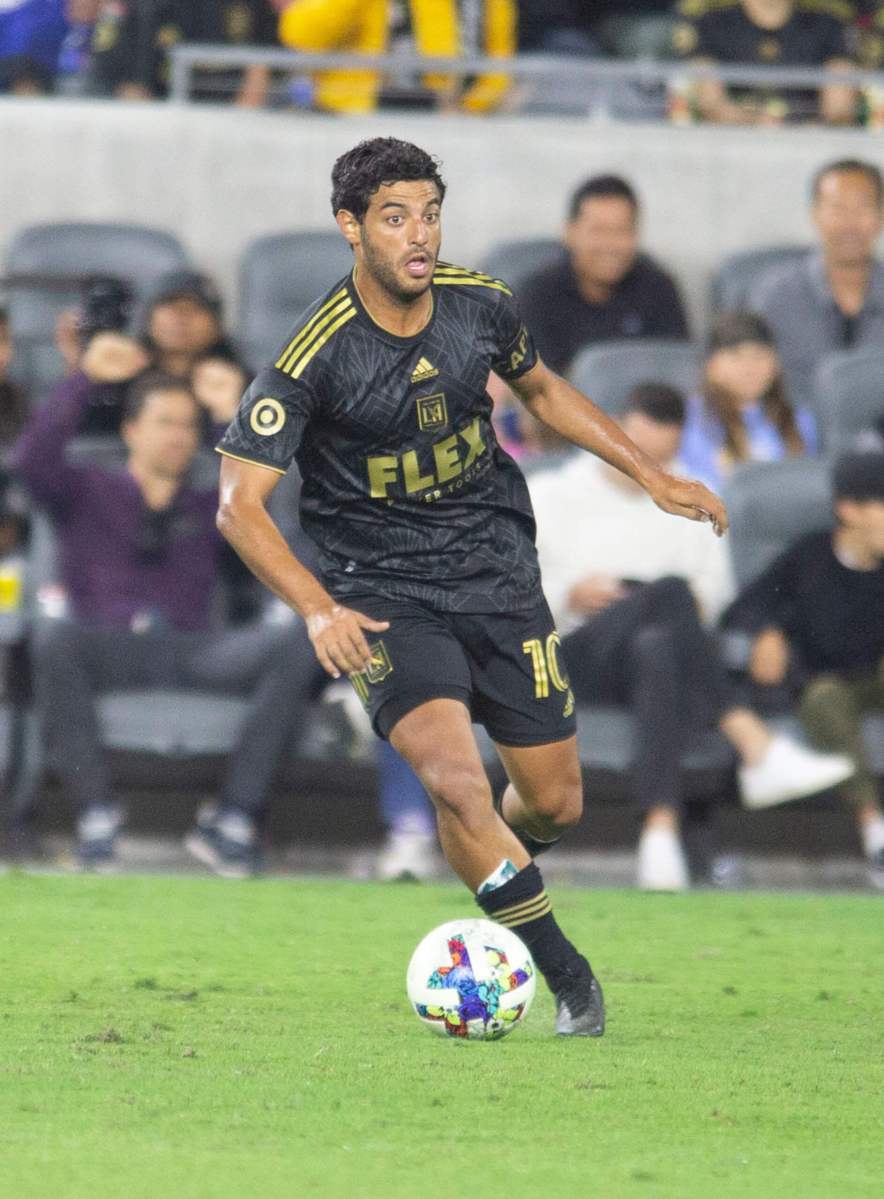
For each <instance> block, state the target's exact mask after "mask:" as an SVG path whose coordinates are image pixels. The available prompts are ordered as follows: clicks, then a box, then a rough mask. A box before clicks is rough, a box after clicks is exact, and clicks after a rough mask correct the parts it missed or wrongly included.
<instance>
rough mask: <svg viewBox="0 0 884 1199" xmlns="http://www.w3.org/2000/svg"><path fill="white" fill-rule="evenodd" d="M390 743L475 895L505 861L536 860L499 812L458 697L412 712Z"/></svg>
mask: <svg viewBox="0 0 884 1199" xmlns="http://www.w3.org/2000/svg"><path fill="white" fill-rule="evenodd" d="M389 740H390V744H391V745H392V746H393V748H394V749H396V750H398V752H399V753H400V754H401V755H402V757H403V758H405V760H406V761H407V762H408V763H409V765H410V766H411V767H412V769H413V770H414V772H415V774H416V775H417V776H418V778H419V779H420V781H421V782H422V783H423V785H424V787H425V788H426V789H427V793H428V795H429V796H430V799H431V800H432V801H433V805H434V806H435V809H436V822H437V825H438V829H439V841H440V843H441V845H442V850H443V852H444V854H445V857H446V859H447V860H448V863H449V865H450V866H451V868H452V869H453V870H454V871H455V872H456V873H457V874H458V876H459V877H460V878H461V879H463V881H464V882H465V883H466V885H467V886H468V887H469V888H470V890H472V891H478V890H479V888H480V886H481V885H482V883H483V882H484V881H485V880H486V879H487V878H488V877H489V875H491V874H492V873H493V872H494V870H495V869H496V868H497V867H498V866H499V865H500V863H501V862H502V861H504V860H507V861H510V862H511V863H512V864H513V866H514V867H515V868H516V869H517V870H518V869H521V868H522V867H523V866H527V864H528V862H529V861H530V858H529V855H528V853H527V852H526V851H525V849H524V848H523V847H522V845H521V844H520V843H519V841H518V839H517V837H516V836H515V834H514V833H513V832H512V831H511V830H510V829H508V828H507V826H506V825H505V824H504V822H503V821H502V820H501V819H500V817H499V816H498V815H497V813H496V812H495V811H494V807H493V805H492V802H491V788H490V786H489V784H488V777H487V775H486V773H485V768H484V766H483V765H482V759H481V757H480V756H479V749H478V746H477V745H476V739H475V737H474V736H473V729H472V724H471V722H470V715H469V712H468V711H467V709H466V707H465V706H464V704H462V703H460V702H459V701H458V700H454V699H431V700H429V701H428V702H426V703H422V704H420V706H419V707H416V708H414V709H412V710H411V711H410V712H408V713H406V715H405V716H403V717H402V718H401V719H400V720H399V721H398V722H397V723H396V725H395V727H394V728H393V729H392V730H391V732H390V736H389Z"/></svg>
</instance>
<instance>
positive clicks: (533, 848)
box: [492, 791, 562, 858]
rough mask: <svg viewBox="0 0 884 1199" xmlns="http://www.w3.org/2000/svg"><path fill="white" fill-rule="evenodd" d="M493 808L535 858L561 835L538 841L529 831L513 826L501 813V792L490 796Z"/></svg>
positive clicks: (556, 843) (554, 843)
mask: <svg viewBox="0 0 884 1199" xmlns="http://www.w3.org/2000/svg"><path fill="white" fill-rule="evenodd" d="M492 803H493V804H494V810H495V812H496V813H497V814H498V816H499V817H500V819H501V820H502V821H503V823H504V824H505V825H506V827H507V828H508V829H509V830H510V832H511V833H513V835H514V836H515V837H516V838H517V840H518V841H520V842H521V844H522V846H523V847H524V848H525V849H526V850H527V851H528V853H530V855H531V857H532V858H536V857H537V855H538V854H540V853H546V851H547V850H548V849H552V847H553V846H554V845H558V843H559V842H560V841H561V839H562V838H561V837H554V838H553V840H552V841H538V840H537V838H536V837H532V836H531V834H530V833H526V832H525V831H524V829H520V828H513V826H512V825H511V824H510V822H509V821H508V820H507V818H506V817H505V816H504V814H503V792H502V791H501V793H500V794H499V795H495V796H493V797H492Z"/></svg>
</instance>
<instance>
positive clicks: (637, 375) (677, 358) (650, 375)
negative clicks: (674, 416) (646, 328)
mask: <svg viewBox="0 0 884 1199" xmlns="http://www.w3.org/2000/svg"><path fill="white" fill-rule="evenodd" d="M568 374H569V378H570V380H571V382H572V383H573V384H574V386H575V387H577V388H579V390H580V391H582V392H584V393H585V394H586V395H588V396H589V398H590V399H591V400H594V401H595V403H596V404H598V405H599V407H600V408H603V409H604V410H605V412H609V413H611V414H612V415H615V416H616V415H617V414H618V413H619V412H621V411H622V410H623V405H624V403H625V402H626V397H627V396H628V395H629V393H630V391H631V390H632V389H633V387H636V386H638V384H640V383H666V384H668V385H669V386H670V387H675V388H677V389H678V390H679V391H681V392H683V393H684V394H685V395H688V394H690V393H691V392H692V391H694V390H695V389H696V388H697V386H698V385H699V382H700V357H699V354H698V352H697V348H696V347H695V346H694V345H692V344H691V343H690V342H686V341H671V340H668V339H665V338H650V337H649V338H634V339H632V338H630V339H625V340H623V341H607V342H602V343H600V344H598V345H592V346H587V347H586V349H585V350H581V351H580V353H579V354H577V356H576V357H575V359H574V361H573V362H572V364H571V369H570V371H569V372H568Z"/></svg>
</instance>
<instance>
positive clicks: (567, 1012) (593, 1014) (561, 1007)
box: [547, 956, 605, 1037]
mask: <svg viewBox="0 0 884 1199" xmlns="http://www.w3.org/2000/svg"><path fill="white" fill-rule="evenodd" d="M547 981H548V983H549V985H550V988H551V989H552V993H553V995H554V996H555V1000H556V1034H557V1035H558V1036H560V1037H600V1036H602V1035H603V1034H604V1031H605V997H604V995H602V988H601V986H600V985H599V980H598V979H597V978H596V976H595V975H594V974H593V972H592V969H591V968H590V965H589V962H588V961H587V960H586V958H584V957H580V956H578V957H577V958H575V960H574V962H573V964H569V965H568V966H566V967H565V968H564V969H563V970H561V971H560V972H558V973H557V974H555V975H551V976H550V977H549V978H548V979H547Z"/></svg>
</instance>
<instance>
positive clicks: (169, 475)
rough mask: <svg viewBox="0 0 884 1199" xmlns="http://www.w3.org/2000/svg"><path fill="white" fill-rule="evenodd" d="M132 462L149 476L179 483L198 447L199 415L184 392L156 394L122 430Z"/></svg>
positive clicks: (157, 392)
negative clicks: (175, 480) (177, 480)
mask: <svg viewBox="0 0 884 1199" xmlns="http://www.w3.org/2000/svg"><path fill="white" fill-rule="evenodd" d="M123 436H124V438H125V441H126V445H127V446H128V448H129V453H130V456H131V458H132V459H133V460H134V461H136V462H137V463H138V464H139V465H140V466H141V467H142V468H143V469H144V470H146V471H148V472H149V473H150V474H153V475H159V476H161V477H162V478H165V479H180V478H181V476H182V475H183V474H184V473H185V471H186V470H187V469H188V467H189V466H190V464H191V462H192V461H193V456H194V454H195V453H196V451H197V448H198V447H199V414H198V411H197V405H196V401H195V400H194V398H193V396H192V395H190V393H189V392H187V391H156V392H154V393H153V394H151V395H150V396H148V398H147V400H146V402H145V404H144V406H143V407H142V409H141V411H140V412H139V414H138V416H136V417H135V419H134V420H130V421H127V422H126V424H125V425H124V426H123Z"/></svg>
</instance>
